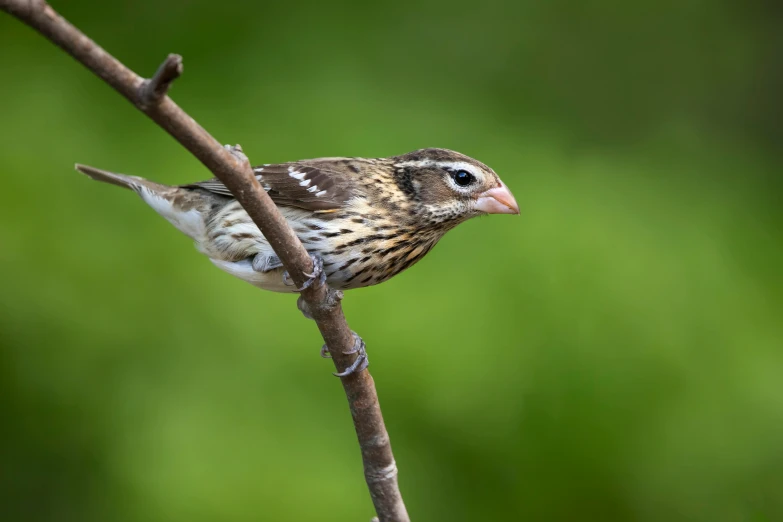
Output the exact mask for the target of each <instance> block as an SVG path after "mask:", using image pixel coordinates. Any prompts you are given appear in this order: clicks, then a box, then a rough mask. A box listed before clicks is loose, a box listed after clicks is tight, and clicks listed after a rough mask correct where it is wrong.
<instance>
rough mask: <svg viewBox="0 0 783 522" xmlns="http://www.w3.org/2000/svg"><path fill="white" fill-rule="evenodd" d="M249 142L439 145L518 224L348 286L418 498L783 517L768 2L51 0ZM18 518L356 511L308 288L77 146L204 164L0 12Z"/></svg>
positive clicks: (351, 450)
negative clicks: (249, 268) (234, 263)
mask: <svg viewBox="0 0 783 522" xmlns="http://www.w3.org/2000/svg"><path fill="white" fill-rule="evenodd" d="M53 5H54V7H55V8H57V9H58V10H59V11H60V12H61V13H63V14H64V15H65V16H66V17H67V18H68V19H70V20H71V22H72V23H74V24H76V25H77V26H78V27H80V28H81V29H82V30H83V31H85V32H86V33H87V34H88V35H90V36H91V37H93V38H94V39H96V40H97V41H98V42H99V43H101V44H102V45H103V46H104V47H105V48H106V49H108V50H109V51H110V52H112V53H113V54H115V56H117V57H118V58H119V59H121V60H122V61H124V62H125V63H126V64H127V65H129V66H130V67H132V68H133V69H135V70H136V71H138V72H139V73H140V74H144V75H150V74H152V72H154V70H155V69H156V67H157V65H158V64H159V63H160V61H161V60H162V59H163V58H164V57H165V55H166V53H168V52H178V53H181V54H183V55H184V57H185V75H184V76H183V78H181V79H180V80H179V81H178V82H177V83H176V84H175V86H174V88H173V90H172V96H173V97H174V98H175V100H176V101H177V102H179V103H180V104H181V105H182V106H183V107H184V108H185V109H186V110H187V111H189V112H190V113H191V115H193V116H194V117H195V118H196V119H197V120H198V121H199V122H200V123H201V124H202V125H203V126H204V127H206V128H207V129H208V130H210V131H211V132H212V133H213V135H214V136H216V137H217V138H218V139H219V140H220V141H221V142H224V143H229V142H230V143H241V144H242V145H243V146H244V148H245V151H246V152H247V153H248V155H249V156H250V158H251V160H252V161H253V162H254V163H270V162H277V161H286V160H293V159H301V158H310V157H318V156H335V155H346V156H365V157H375V156H388V155H393V154H399V153H403V152H407V151H409V150H413V149H417V148H421V147H425V146H439V147H448V148H453V149H456V150H459V151H462V152H464V153H467V154H469V155H471V156H474V157H476V158H479V159H481V160H482V161H484V162H486V163H488V164H489V165H491V166H492V167H493V168H494V169H495V170H496V171H497V172H498V173H500V175H501V176H502V177H503V179H504V180H505V181H506V183H507V184H508V185H509V186H510V187H511V188H512V189H513V191H514V193H515V194H516V196H517V199H518V201H519V203H520V205H521V207H522V215H521V217H510V216H493V217H490V218H482V219H476V220H473V221H471V222H468V223H466V224H464V225H462V226H460V227H459V228H457V229H456V230H454V231H452V232H450V233H449V234H448V236H447V237H446V238H445V239H444V240H443V241H442V242H441V243H440V244H439V246H438V247H437V248H436V249H435V250H434V251H433V252H432V253H431V254H430V255H429V256H428V257H427V258H426V259H425V260H424V261H423V262H421V263H420V264H418V265H417V266H416V267H414V269H412V270H410V271H408V272H406V273H404V274H403V275H401V276H399V277H397V278H396V279H394V280H393V281H390V282H388V283H385V284H383V285H381V286H379V287H375V288H369V289H364V290H358V291H353V292H349V293H348V296H347V298H346V300H345V303H344V304H345V310H346V313H347V316H348V318H349V320H350V324H351V325H352V327H353V328H354V329H356V330H357V331H359V332H361V334H362V335H363V336H364V338H365V339H366V341H367V342H368V347H369V352H370V357H371V361H372V365H371V369H372V371H373V375H374V377H375V379H376V383H377V385H378V389H379V391H380V397H381V401H382V405H383V408H384V413H385V417H386V422H387V424H388V428H389V431H390V434H391V436H392V442H393V447H394V450H395V452H396V457H397V460H398V463H399V466H400V468H401V476H400V480H401V486H402V489H403V493H404V495H405V499H406V501H407V504H408V507H409V510H410V512H411V514H412V517H413V519H414V520H419V521H423V520H432V521H435V520H438V521H440V520H444V521H445V520H448V521H450V522H456V521H478V520H482V521H483V520H488V521H509V520H525V521H571V520H575V521H576V520H578V521H630V520H634V521H667V522H668V521H705V522H707V521H709V522H714V521H732V522H733V521H752V522H768V521H777V520H783V278H782V277H781V268H783V207H782V206H781V202H782V201H781V199H782V198H781V194H782V192H781V180H780V177H781V175H782V174H783V153H782V151H783V148H782V147H781V134H782V130H781V120H782V118H783V109H782V108H781V98H782V96H781V93H783V66H782V64H781V56H782V55H783V53H782V52H781V51H782V49H783V36H782V35H783V33H781V31H780V27H781V23H782V22H783V17H782V16H781V15H782V8H781V4H779V3H776V2H772V1H766V2H764V1H761V0H751V1H750V2H740V1H735V2H729V1H722V0H709V1H707V0H684V1H674V0H663V1H660V0H656V1H653V0H639V1H635V2H627V1H623V0H599V1H597V2H589V3H587V2H581V1H578V0H553V1H549V2H531V1H527V0H524V1H500V0H485V1H482V2H464V1H453V2H436V1H429V0H428V1H421V2H406V1H400V2H386V3H375V4H373V3H366V2H358V1H357V2H337V3H334V2H315V1H306V2H297V3H285V2H239V1H234V0H224V1H222V2H219V3H216V2H214V1H206V0H191V1H174V0H133V1H130V0H123V1H115V2H94V1H86V0H69V1H67V2H66V1H54V2H53ZM0 50H1V51H0V75H1V76H2V80H1V81H0V113H1V114H2V118H0V160H1V161H2V174H1V175H2V185H1V186H2V188H1V189H0V345H1V350H0V416H1V417H0V426H1V428H0V433H2V439H0V481H1V482H0V519H1V520H3V521H9V522H12V521H13V522H16V521H20V522H21V521H42V522H43V521H57V522H59V521H84V522H88V521H90V522H91V521H101V522H103V521H112V522H137V521H138V522H156V521H161V522H163V521H166V522H171V521H183V522H184V521H187V522H198V521H205V522H206V521H214V520H220V521H236V522H244V521H259V520H263V521H267V520H269V521H280V522H285V521H305V520H308V521H309V520H319V521H321V520H323V521H332V520H334V521H348V520H354V521H361V520H369V518H370V517H371V516H372V505H371V503H370V500H369V497H368V495H367V493H366V490H365V486H364V483H363V477H362V472H361V461H360V457H359V452H358V448H357V445H356V442H355V436H354V433H353V428H352V425H351V422H350V417H349V414H348V410H347V407H346V404H345V399H344V397H343V393H342V390H341V387H340V386H339V383H338V382H337V380H335V379H334V378H333V377H331V376H330V371H331V370H332V367H331V363H329V362H328V361H324V360H321V359H320V358H319V357H318V351H319V348H320V338H319V336H318V333H317V330H316V328H315V326H314V325H313V324H312V323H310V322H308V321H305V320H304V319H303V318H302V317H301V316H300V315H299V313H298V312H297V311H296V309H295V306H294V302H295V298H294V297H293V296H285V295H277V294H269V293H265V292H261V291H259V290H256V289H255V288H253V287H251V286H249V285H247V284H245V283H243V282H241V281H239V280H235V279H232V278H231V277H229V276H228V275H226V274H224V273H222V272H219V271H218V270H216V269H215V268H213V267H212V265H211V264H210V263H209V262H208V261H207V260H206V259H205V258H203V257H201V256H200V255H199V254H198V253H197V252H196V251H195V250H194V249H193V247H192V246H191V244H190V241H189V240H188V239H187V238H185V237H184V236H181V235H179V233H178V232H176V231H175V230H174V229H173V228H172V227H171V226H170V225H168V224H167V223H166V222H164V221H163V220H162V219H161V218H160V217H158V216H157V215H156V214H155V213H154V212H153V211H151V210H150V209H149V208H147V207H146V206H145V205H143V204H142V203H141V202H140V201H139V200H137V199H136V198H135V197H134V196H133V194H131V193H128V192H124V191H121V190H119V189H116V188H114V187H110V186H106V185H100V184H97V183H92V182H90V181H88V180H87V179H86V178H84V177H82V176H80V175H78V174H77V173H76V172H74V171H73V168H72V166H73V163H74V162H77V161H78V162H84V163H88V164H92V165H95V166H99V167H103V168H108V169H112V170H117V171H120V172H125V173H130V174H137V175H144V176H148V177H151V178H153V179H155V180H158V181H161V182H168V183H184V182H188V181H194V180H200V179H205V178H207V177H210V174H209V173H208V172H207V171H206V170H205V169H204V168H203V167H202V166H201V165H200V164H199V163H198V162H197V161H196V160H194V159H193V158H192V157H191V156H190V155H189V154H188V153H186V152H185V151H184V150H183V149H182V148H181V147H180V146H178V145H177V144H176V143H175V142H174V141H173V140H172V139H171V138H169V137H168V136H167V135H166V134H165V133H164V132H163V131H161V130H160V129H159V128H157V127H156V126H155V125H154V124H152V123H151V122H150V121H148V120H147V119H146V118H145V117H143V116H142V115H141V114H140V113H138V112H137V111H136V110H135V109H134V108H132V107H131V106H130V105H129V104H128V103H127V102H126V101H125V100H124V99H122V98H121V97H120V96H119V95H117V94H116V93H115V92H113V91H112V90H111V89H109V88H108V87H107V86H106V85H104V84H103V83H102V82H101V81H99V80H98V79H97V78H95V77H93V76H92V75H91V74H90V73H88V72H87V71H86V70H85V69H83V68H82V67H81V66H80V65H79V64H77V63H76V62H74V61H73V60H72V59H71V58H69V57H68V56H66V55H65V54H64V53H63V52H62V51H60V50H59V49H57V48H55V47H54V46H53V45H52V44H51V43H49V42H47V41H45V40H44V39H43V38H41V37H40V36H38V35H37V34H35V33H34V32H33V31H32V30H30V29H28V28H27V27H25V26H22V25H21V24H20V23H18V22H17V21H16V20H14V19H12V18H10V17H9V16H6V15H2V16H0Z"/></svg>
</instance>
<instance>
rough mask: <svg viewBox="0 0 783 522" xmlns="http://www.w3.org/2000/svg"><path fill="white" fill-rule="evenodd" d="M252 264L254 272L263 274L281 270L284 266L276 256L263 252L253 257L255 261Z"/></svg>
mask: <svg viewBox="0 0 783 522" xmlns="http://www.w3.org/2000/svg"><path fill="white" fill-rule="evenodd" d="M251 264H252V265H253V270H255V271H256V272H262V273H265V272H271V271H272V270H274V269H276V268H281V267H282V266H283V263H282V261H280V258H279V257H277V256H276V255H266V254H264V253H262V252H259V253H258V254H256V255H255V256H253V261H252V262H251Z"/></svg>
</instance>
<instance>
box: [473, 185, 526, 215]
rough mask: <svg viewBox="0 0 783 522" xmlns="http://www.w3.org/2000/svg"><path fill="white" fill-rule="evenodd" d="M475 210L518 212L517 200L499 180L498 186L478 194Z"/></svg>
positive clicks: (504, 212)
mask: <svg viewBox="0 0 783 522" xmlns="http://www.w3.org/2000/svg"><path fill="white" fill-rule="evenodd" d="M475 208H476V210H478V211H479V212H486V213H487V214H519V205H517V200H516V199H514V196H513V195H512V194H511V191H510V190H508V187H507V186H506V185H505V184H504V183H503V182H502V181H501V182H500V186H499V187H495V188H491V189H489V190H487V191H486V192H482V193H481V194H479V197H478V199H477V200H476V207H475Z"/></svg>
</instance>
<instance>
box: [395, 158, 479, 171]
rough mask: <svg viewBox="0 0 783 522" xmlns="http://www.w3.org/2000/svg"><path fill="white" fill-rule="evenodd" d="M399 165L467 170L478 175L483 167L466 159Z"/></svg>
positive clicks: (401, 164) (430, 160)
mask: <svg viewBox="0 0 783 522" xmlns="http://www.w3.org/2000/svg"><path fill="white" fill-rule="evenodd" d="M397 166H398V167H417V168H422V167H440V168H445V169H450V170H467V171H468V172H470V173H471V174H473V175H478V174H479V173H480V172H481V169H480V168H478V167H477V166H476V165H473V164H471V163H468V162H466V161H436V160H432V159H425V160H418V161H406V162H404V163H399V164H398V165H397Z"/></svg>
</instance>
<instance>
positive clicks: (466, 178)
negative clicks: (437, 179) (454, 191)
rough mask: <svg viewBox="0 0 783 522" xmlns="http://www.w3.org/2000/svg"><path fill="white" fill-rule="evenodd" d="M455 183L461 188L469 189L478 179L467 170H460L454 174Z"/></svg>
mask: <svg viewBox="0 0 783 522" xmlns="http://www.w3.org/2000/svg"><path fill="white" fill-rule="evenodd" d="M453 178H454V183H456V184H457V185H459V186H460V187H467V186H468V185H470V184H471V183H473V182H474V181H475V180H476V178H475V177H473V174H471V173H470V172H468V171H467V170H458V171H457V172H455V173H454V174H453Z"/></svg>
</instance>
